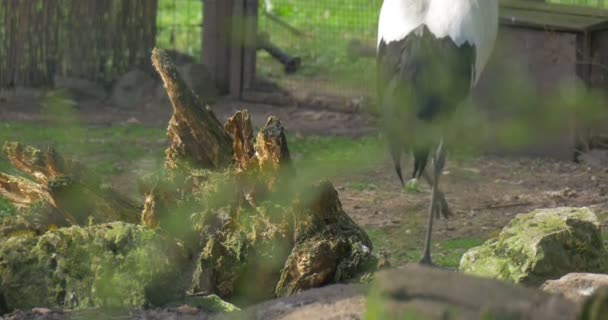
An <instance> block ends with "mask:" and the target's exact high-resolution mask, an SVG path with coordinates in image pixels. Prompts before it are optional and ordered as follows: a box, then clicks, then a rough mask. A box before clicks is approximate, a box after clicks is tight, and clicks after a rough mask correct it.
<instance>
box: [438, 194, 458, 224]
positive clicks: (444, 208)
mask: <svg viewBox="0 0 608 320" xmlns="http://www.w3.org/2000/svg"><path fill="white" fill-rule="evenodd" d="M435 201H436V203H435V205H434V206H433V213H434V214H435V216H436V217H443V218H446V219H447V218H449V217H451V216H453V215H454V214H453V213H452V210H450V206H449V205H448V201H447V200H446V199H445V195H444V194H443V192H441V191H437V199H436V200H435Z"/></svg>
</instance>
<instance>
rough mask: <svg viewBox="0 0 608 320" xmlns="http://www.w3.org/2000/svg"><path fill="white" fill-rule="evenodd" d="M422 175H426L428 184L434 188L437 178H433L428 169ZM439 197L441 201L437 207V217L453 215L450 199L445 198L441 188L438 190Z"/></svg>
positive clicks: (438, 200) (425, 178)
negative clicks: (449, 203) (449, 204)
mask: <svg viewBox="0 0 608 320" xmlns="http://www.w3.org/2000/svg"><path fill="white" fill-rule="evenodd" d="M422 176H423V177H424V180H425V181H426V183H428V185H429V186H430V187H431V188H433V186H434V185H435V179H433V177H432V176H431V174H430V173H429V172H428V171H427V170H424V172H423V173H422ZM437 198H438V199H437V202H439V203H440V205H439V206H437V207H436V208H435V209H436V210H435V215H436V216H437V217H444V218H449V217H451V216H452V215H453V213H452V210H450V207H449V206H448V201H447V200H446V199H445V194H444V193H443V192H442V191H441V190H437Z"/></svg>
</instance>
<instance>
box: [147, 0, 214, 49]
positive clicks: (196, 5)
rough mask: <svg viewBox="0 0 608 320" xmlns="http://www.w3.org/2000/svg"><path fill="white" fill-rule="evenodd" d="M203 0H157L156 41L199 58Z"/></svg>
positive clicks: (168, 47) (161, 45) (167, 47)
mask: <svg viewBox="0 0 608 320" xmlns="http://www.w3.org/2000/svg"><path fill="white" fill-rule="evenodd" d="M203 3H204V1H203V0H158V15H157V18H156V25H157V29H158V35H157V38H156V43H157V45H158V46H159V47H161V48H164V49H173V50H176V51H179V52H181V53H185V54H188V55H190V56H192V57H194V58H195V59H197V60H198V59H199V58H200V53H201V39H202V36H201V34H202V27H203Z"/></svg>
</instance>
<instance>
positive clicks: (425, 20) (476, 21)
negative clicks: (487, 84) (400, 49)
mask: <svg viewBox="0 0 608 320" xmlns="http://www.w3.org/2000/svg"><path fill="white" fill-rule="evenodd" d="M421 25H425V26H426V27H427V28H428V30H429V32H430V33H431V34H433V36H434V37H435V38H437V39H442V38H446V37H447V38H449V39H450V40H451V41H453V42H454V44H455V45H456V46H457V47H460V46H462V45H464V44H465V43H468V44H469V45H472V46H474V47H475V61H474V65H475V77H474V79H475V81H474V82H473V83H477V80H479V75H480V74H481V72H482V71H483V69H484V67H485V65H486V63H487V62H488V59H489V58H490V54H491V52H492V49H493V47H494V42H495V40H496V32H497V29H498V1H497V0H385V1H384V3H383V5H382V9H381V11H380V22H379V26H378V46H381V44H382V43H384V44H388V43H391V42H393V41H400V40H403V39H404V38H406V37H407V36H408V35H410V33H412V31H414V30H416V29H417V28H418V27H420V26H421Z"/></svg>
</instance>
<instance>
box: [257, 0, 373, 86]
mask: <svg viewBox="0 0 608 320" xmlns="http://www.w3.org/2000/svg"><path fill="white" fill-rule="evenodd" d="M381 5H382V0H325V1H307V0H265V1H261V3H260V16H259V19H260V22H259V28H260V33H266V34H268V37H269V40H270V41H271V42H272V43H273V44H275V45H276V46H277V47H279V48H281V49H282V50H284V51H285V52H286V53H287V54H289V55H290V56H292V57H299V58H301V60H302V65H301V68H300V69H299V70H298V71H297V73H295V74H293V75H291V76H287V75H285V72H284V68H283V66H282V65H280V64H278V63H277V62H276V61H274V60H273V59H272V58H271V57H270V55H268V54H267V53H265V52H260V53H259V55H258V61H259V63H258V74H260V75H262V76H266V77H270V78H273V79H276V80H277V81H280V82H283V83H284V84H285V85H287V86H292V87H293V86H295V82H294V81H298V85H300V86H302V85H308V86H309V87H311V86H312V88H311V89H314V90H318V91H325V92H327V91H329V92H339V93H360V92H361V91H362V90H363V91H368V89H369V88H370V86H369V83H370V82H372V81H373V73H374V72H373V70H374V63H373V59H369V57H368V58H364V57H362V56H361V55H360V54H359V53H361V52H359V51H361V50H363V53H364V52H365V50H366V48H374V47H375V41H376V30H377V21H378V12H379V10H380V7H381ZM372 56H373V55H372ZM302 80H308V81H302Z"/></svg>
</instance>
